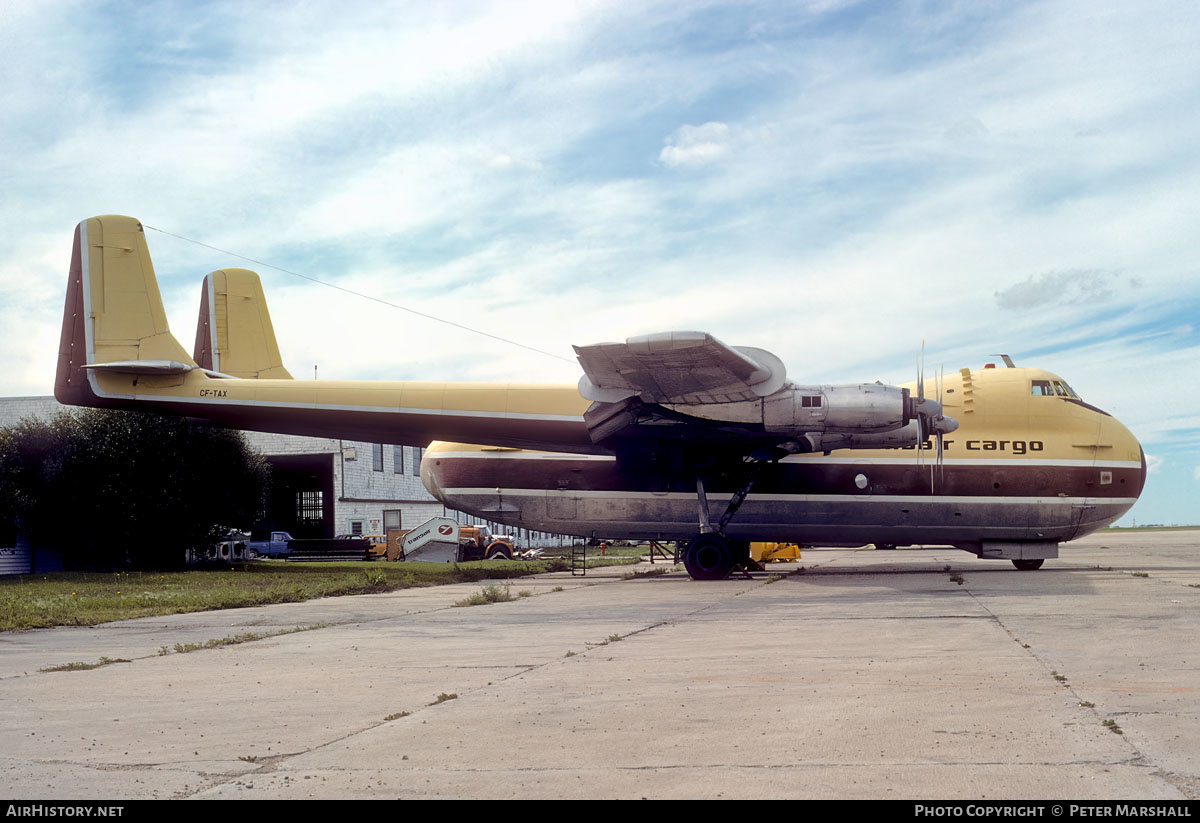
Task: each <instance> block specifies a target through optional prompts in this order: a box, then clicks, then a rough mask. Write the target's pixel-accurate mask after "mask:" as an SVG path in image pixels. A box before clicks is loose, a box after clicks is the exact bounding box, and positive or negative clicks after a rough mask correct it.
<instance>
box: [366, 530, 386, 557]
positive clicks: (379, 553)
mask: <svg viewBox="0 0 1200 823" xmlns="http://www.w3.org/2000/svg"><path fill="white" fill-rule="evenodd" d="M363 540H366V541H367V542H368V543H370V544H371V548H370V549H369V551H370V553H371V559H372V560H379V559H382V558H383V557H385V556H386V555H387V535H386V534H364V535H363Z"/></svg>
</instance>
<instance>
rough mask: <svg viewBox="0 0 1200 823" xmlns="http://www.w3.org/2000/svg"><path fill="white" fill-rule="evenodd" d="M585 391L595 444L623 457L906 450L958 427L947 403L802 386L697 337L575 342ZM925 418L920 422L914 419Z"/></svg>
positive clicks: (877, 388) (767, 363) (778, 368)
mask: <svg viewBox="0 0 1200 823" xmlns="http://www.w3.org/2000/svg"><path fill="white" fill-rule="evenodd" d="M575 351H576V354H577V355H578V357H579V363H580V365H581V366H582V367H583V372H584V375H583V377H582V378H581V379H580V381H579V393H580V394H581V395H583V397H584V398H586V399H588V400H591V401H593V402H592V405H591V407H590V408H589V409H588V410H587V412H585V413H584V422H585V423H586V424H587V427H588V434H589V436H590V437H591V438H592V442H594V443H603V444H604V447H605V448H609V449H611V450H612V451H614V452H616V453H617V455H618V456H622V455H626V456H628V455H631V454H635V453H639V452H645V451H647V447H648V443H649V442H653V443H655V444H658V445H657V446H655V448H662V447H664V446H663V444H670V445H669V448H670V449H673V450H675V451H679V452H688V451H694V452H697V453H703V452H709V453H713V452H724V453H726V454H729V455H751V456H756V455H766V456H768V457H770V458H771V459H773V456H778V455H779V454H792V453H796V452H808V451H830V450H832V449H841V448H851V449H854V448H889V447H896V446H907V445H912V444H914V443H916V442H917V441H918V440H920V439H923V438H924V437H927V436H929V435H930V434H935V433H944V432H946V431H953V427H954V426H955V425H957V424H955V423H954V422H953V421H950V420H948V419H947V418H943V417H942V416H941V407H940V406H939V405H938V404H937V403H934V402H932V401H930V400H927V399H925V398H910V397H909V394H908V391H907V390H906V389H902V388H899V387H896V386H885V385H882V384H879V383H860V384H857V385H847V386H829V385H823V386H796V385H794V384H792V383H790V382H788V380H787V370H786V369H785V368H784V365H783V363H782V362H781V361H780V360H779V358H778V357H776V356H775V355H773V354H771V353H770V352H767V351H763V350H762V349H755V348H749V347H744V346H729V345H726V344H725V343H722V342H721V341H720V340H718V339H717V338H715V337H713V336H712V335H710V334H705V333H703V332H696V331H677V332H663V333H660V334H650V335H645V336H642V337H631V338H629V339H628V340H626V341H625V342H624V343H598V344H595V345H592V346H576V347H575ZM918 417H919V418H921V419H920V420H917V419H916V418H918Z"/></svg>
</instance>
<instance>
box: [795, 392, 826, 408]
mask: <svg viewBox="0 0 1200 823" xmlns="http://www.w3.org/2000/svg"><path fill="white" fill-rule="evenodd" d="M800 408H802V409H819V408H821V395H819V394H817V395H812V394H806V395H803V396H801V398H800Z"/></svg>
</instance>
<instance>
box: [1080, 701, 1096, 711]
mask: <svg viewBox="0 0 1200 823" xmlns="http://www.w3.org/2000/svg"><path fill="white" fill-rule="evenodd" d="M1079 705H1080V707H1081V708H1084V709H1094V708H1096V704H1095V703H1093V702H1092V701H1090V700H1081V701H1080V702H1079Z"/></svg>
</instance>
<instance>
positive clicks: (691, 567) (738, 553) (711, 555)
mask: <svg viewBox="0 0 1200 823" xmlns="http://www.w3.org/2000/svg"><path fill="white" fill-rule="evenodd" d="M749 549H750V547H749V545H748V544H746V543H733V542H731V541H729V540H728V539H726V538H725V537H724V536H723V535H720V534H717V533H716V532H709V533H708V534H701V535H699V536H698V537H695V538H693V539H692V540H691V541H690V542H689V543H688V544H687V546H686V547H685V548H684V550H683V565H684V568H686V569H687V572H688V574H690V575H691V576H692V579H693V580H724V579H725V578H726V577H728V576H729V573H730V572H731V571H733V569H734V567H735V566H737V565H739V564H745V563H747V562H749V560H750V551H749Z"/></svg>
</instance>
